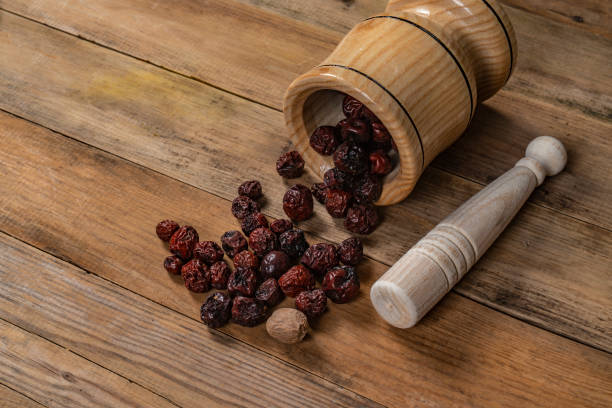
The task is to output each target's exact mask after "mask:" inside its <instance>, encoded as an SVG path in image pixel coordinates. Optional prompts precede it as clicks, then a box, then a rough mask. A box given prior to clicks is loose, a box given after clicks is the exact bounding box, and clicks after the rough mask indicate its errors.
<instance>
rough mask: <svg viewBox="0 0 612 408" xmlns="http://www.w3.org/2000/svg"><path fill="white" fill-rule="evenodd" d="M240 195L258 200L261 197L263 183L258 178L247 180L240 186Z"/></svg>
mask: <svg viewBox="0 0 612 408" xmlns="http://www.w3.org/2000/svg"><path fill="white" fill-rule="evenodd" d="M238 195H239V196H247V197H249V198H252V199H253V200H257V199H258V198H259V197H261V183H260V182H259V181H257V180H249V181H245V182H244V183H242V184H241V185H240V187H238Z"/></svg>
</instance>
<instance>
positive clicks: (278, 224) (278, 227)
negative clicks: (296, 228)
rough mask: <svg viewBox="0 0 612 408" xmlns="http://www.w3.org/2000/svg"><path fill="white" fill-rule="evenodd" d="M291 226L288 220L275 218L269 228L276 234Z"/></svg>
mask: <svg viewBox="0 0 612 408" xmlns="http://www.w3.org/2000/svg"><path fill="white" fill-rule="evenodd" d="M291 228H293V223H292V222H291V221H289V220H275V221H272V223H271V224H270V229H271V230H272V232H273V233H275V234H277V235H280V234H282V233H283V232H285V231H288V230H290V229H291Z"/></svg>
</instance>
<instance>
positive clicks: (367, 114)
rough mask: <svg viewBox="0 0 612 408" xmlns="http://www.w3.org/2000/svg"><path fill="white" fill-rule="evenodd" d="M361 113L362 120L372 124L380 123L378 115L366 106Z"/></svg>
mask: <svg viewBox="0 0 612 408" xmlns="http://www.w3.org/2000/svg"><path fill="white" fill-rule="evenodd" d="M360 113H361V118H362V119H365V120H367V121H368V122H370V123H376V122H380V120H378V118H377V117H376V115H375V114H374V113H373V112H372V111H371V110H369V109H368V108H367V107H366V106H365V105H364V106H363V108H361V112H360Z"/></svg>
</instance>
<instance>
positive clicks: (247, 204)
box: [232, 196, 259, 220]
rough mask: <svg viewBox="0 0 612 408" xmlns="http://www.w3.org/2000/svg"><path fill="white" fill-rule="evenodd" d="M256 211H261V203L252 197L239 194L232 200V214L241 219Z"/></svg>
mask: <svg viewBox="0 0 612 408" xmlns="http://www.w3.org/2000/svg"><path fill="white" fill-rule="evenodd" d="M254 212H259V204H257V202H256V201H255V200H253V199H252V198H249V197H247V196H238V197H236V198H234V201H232V214H233V215H234V217H236V218H238V219H239V220H241V219H243V218H244V217H246V216H247V215H249V214H252V213H254Z"/></svg>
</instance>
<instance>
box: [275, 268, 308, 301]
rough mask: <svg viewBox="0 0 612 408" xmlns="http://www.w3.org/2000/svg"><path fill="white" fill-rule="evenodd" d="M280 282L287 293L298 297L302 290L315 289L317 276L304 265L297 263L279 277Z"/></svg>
mask: <svg viewBox="0 0 612 408" xmlns="http://www.w3.org/2000/svg"><path fill="white" fill-rule="evenodd" d="M278 284H279V286H280V288H281V289H282V290H283V293H284V294H285V295H287V296H291V297H296V296H297V295H299V294H300V292H303V291H305V290H312V289H314V287H315V278H314V276H313V275H312V273H311V272H310V271H309V270H308V268H306V267H305V266H304V265H296V266H293V267H291V268H290V269H289V270H288V271H287V272H285V273H284V274H283V276H281V277H280V278H279V279H278Z"/></svg>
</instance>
